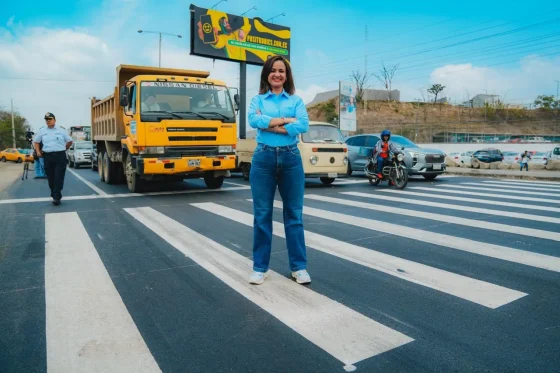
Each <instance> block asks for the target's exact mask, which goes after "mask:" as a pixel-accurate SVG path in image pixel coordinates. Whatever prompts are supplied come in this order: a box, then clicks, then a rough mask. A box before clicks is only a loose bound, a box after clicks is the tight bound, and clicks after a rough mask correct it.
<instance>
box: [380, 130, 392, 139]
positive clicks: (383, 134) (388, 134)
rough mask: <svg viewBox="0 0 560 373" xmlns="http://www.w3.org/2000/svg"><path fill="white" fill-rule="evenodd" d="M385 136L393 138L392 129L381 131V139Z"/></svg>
mask: <svg viewBox="0 0 560 373" xmlns="http://www.w3.org/2000/svg"><path fill="white" fill-rule="evenodd" d="M385 136H387V141H389V140H390V139H391V131H389V130H383V132H381V140H383V137H385Z"/></svg>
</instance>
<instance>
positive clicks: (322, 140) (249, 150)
mask: <svg viewBox="0 0 560 373" xmlns="http://www.w3.org/2000/svg"><path fill="white" fill-rule="evenodd" d="M256 134H257V131H249V132H247V136H246V137H247V138H246V139H238V140H237V149H236V153H237V170H239V171H241V172H242V173H243V178H244V179H245V180H249V173H250V171H251V161H252V159H253V152H254V150H255V148H256V147H257V142H256V140H255V137H256ZM298 148H299V151H300V153H301V158H302V160H303V170H304V173H305V177H306V178H319V179H320V180H321V182H322V183H323V184H325V185H329V184H332V183H333V182H334V181H335V179H337V178H341V177H348V175H347V173H346V171H347V169H348V146H347V145H346V143H345V142H344V137H343V136H342V133H341V132H340V129H339V128H338V127H337V126H335V125H333V124H330V123H324V122H315V121H311V122H309V130H308V131H307V132H306V133H304V134H302V135H300V136H299V143H298Z"/></svg>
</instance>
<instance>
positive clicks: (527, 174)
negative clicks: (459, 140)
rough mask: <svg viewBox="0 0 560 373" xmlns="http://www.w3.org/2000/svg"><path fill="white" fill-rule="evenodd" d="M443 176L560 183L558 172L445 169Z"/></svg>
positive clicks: (559, 173)
mask: <svg viewBox="0 0 560 373" xmlns="http://www.w3.org/2000/svg"><path fill="white" fill-rule="evenodd" d="M445 174H448V175H463V176H481V177H502V178H508V179H525V180H551V181H558V182H560V171H547V170H544V171H531V170H529V171H519V170H481V169H476V168H460V167H447V168H446V170H445Z"/></svg>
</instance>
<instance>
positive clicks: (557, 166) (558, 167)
mask: <svg viewBox="0 0 560 373" xmlns="http://www.w3.org/2000/svg"><path fill="white" fill-rule="evenodd" d="M546 169H547V170H549V171H560V161H554V160H551V161H548V163H547V165H546Z"/></svg>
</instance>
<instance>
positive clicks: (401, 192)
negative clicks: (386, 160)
mask: <svg viewBox="0 0 560 373" xmlns="http://www.w3.org/2000/svg"><path fill="white" fill-rule="evenodd" d="M428 190H432V189H428ZM377 192H382V193H394V194H399V195H407V196H417V197H429V198H435V199H443V200H450V201H462V202H474V203H479V204H484V205H495V206H506V207H517V208H520V209H527V210H540V211H549V212H560V208H558V207H548V206H537V205H528V204H524V203H513V202H502V201H492V200H487V199H480V198H466V197H456V196H444V195H439V194H430V193H420V192H411V191H408V190H406V191H405V190H394V189H379V190H377ZM381 198H385V197H381ZM543 218H546V217H543ZM546 219H548V218H546Z"/></svg>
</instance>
